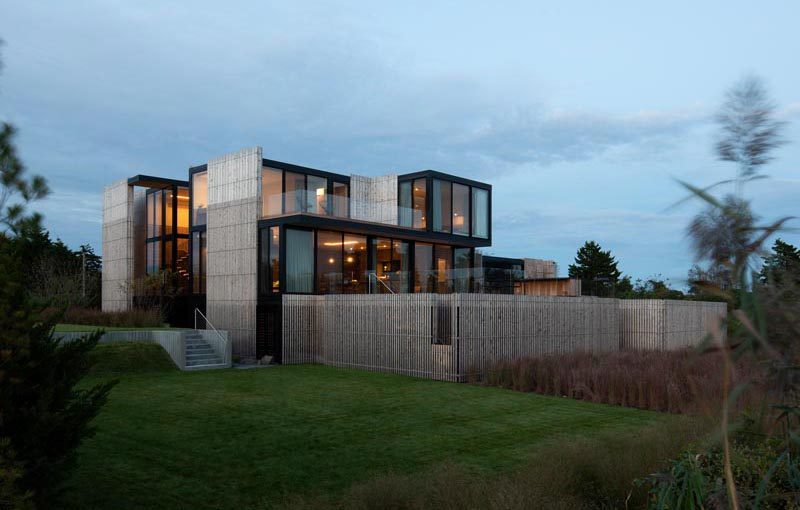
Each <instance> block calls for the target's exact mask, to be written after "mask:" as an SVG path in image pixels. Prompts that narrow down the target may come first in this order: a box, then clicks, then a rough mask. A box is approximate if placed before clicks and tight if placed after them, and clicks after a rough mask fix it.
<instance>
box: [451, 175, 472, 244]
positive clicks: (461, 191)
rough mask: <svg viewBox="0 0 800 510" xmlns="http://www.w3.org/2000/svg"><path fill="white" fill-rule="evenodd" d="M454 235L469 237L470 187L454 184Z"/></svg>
mask: <svg viewBox="0 0 800 510" xmlns="http://www.w3.org/2000/svg"><path fill="white" fill-rule="evenodd" d="M453 233H454V234H458V235H462V236H468V235H469V186H464V185H463V184H457V183H455V182H454V183H453Z"/></svg>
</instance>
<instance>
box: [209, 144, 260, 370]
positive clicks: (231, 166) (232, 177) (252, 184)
mask: <svg viewBox="0 0 800 510" xmlns="http://www.w3.org/2000/svg"><path fill="white" fill-rule="evenodd" d="M260 211H261V147H253V148H249V149H243V150H241V151H238V152H234V153H231V154H227V155H225V156H222V157H219V158H216V159H213V160H211V161H209V162H208V223H207V236H208V270H207V289H208V290H207V294H206V315H207V316H208V319H209V321H211V324H213V325H214V327H216V328H217V329H219V330H227V331H228V336H229V338H230V340H231V343H232V348H233V354H234V355H237V356H242V357H253V356H255V355H256V303H257V299H258V278H257V264H258V259H257V253H256V252H257V247H258V225H257V223H258V218H259V215H260Z"/></svg>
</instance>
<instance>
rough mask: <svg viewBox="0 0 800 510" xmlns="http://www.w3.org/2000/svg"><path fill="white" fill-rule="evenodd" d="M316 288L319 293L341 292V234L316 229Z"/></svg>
mask: <svg viewBox="0 0 800 510" xmlns="http://www.w3.org/2000/svg"><path fill="white" fill-rule="evenodd" d="M317 288H318V289H319V292H320V293H321V294H341V292H342V234H341V232H328V231H325V230H318V231H317Z"/></svg>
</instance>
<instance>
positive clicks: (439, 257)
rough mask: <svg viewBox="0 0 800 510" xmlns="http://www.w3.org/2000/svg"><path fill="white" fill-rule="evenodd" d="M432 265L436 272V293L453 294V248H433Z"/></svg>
mask: <svg viewBox="0 0 800 510" xmlns="http://www.w3.org/2000/svg"><path fill="white" fill-rule="evenodd" d="M433 263H434V264H433V266H434V270H435V271H436V292H438V293H439V294H449V293H451V292H453V275H452V269H453V266H452V264H453V248H452V247H450V246H445V245H441V244H437V245H436V246H435V247H434V260H433Z"/></svg>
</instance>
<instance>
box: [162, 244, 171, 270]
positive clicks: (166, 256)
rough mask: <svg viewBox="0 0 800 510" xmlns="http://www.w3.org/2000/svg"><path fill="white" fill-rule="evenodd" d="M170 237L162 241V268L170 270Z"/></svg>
mask: <svg viewBox="0 0 800 510" xmlns="http://www.w3.org/2000/svg"><path fill="white" fill-rule="evenodd" d="M172 243H173V241H172V239H167V240H166V241H164V268H165V269H169V270H172Z"/></svg>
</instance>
